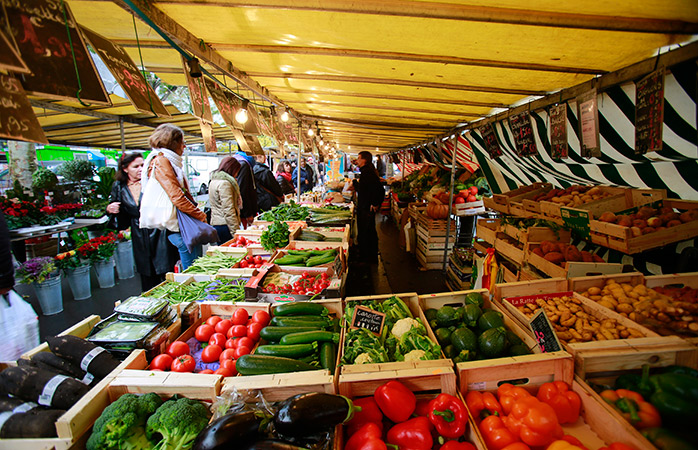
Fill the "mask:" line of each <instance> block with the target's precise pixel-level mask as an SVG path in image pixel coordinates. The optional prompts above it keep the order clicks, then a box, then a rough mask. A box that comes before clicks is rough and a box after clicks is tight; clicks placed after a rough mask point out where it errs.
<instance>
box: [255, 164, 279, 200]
mask: <svg viewBox="0 0 698 450" xmlns="http://www.w3.org/2000/svg"><path fill="white" fill-rule="evenodd" d="M254 158H255V165H254V181H255V184H256V185H257V205H258V206H259V210H260V211H269V210H270V209H272V208H273V207H274V206H276V205H278V204H279V203H281V201H283V199H284V193H283V191H282V190H281V186H279V182H278V181H276V178H274V174H273V173H272V172H271V170H270V169H269V166H267V165H266V164H265V162H266V157H265V156H264V155H255V157H254Z"/></svg>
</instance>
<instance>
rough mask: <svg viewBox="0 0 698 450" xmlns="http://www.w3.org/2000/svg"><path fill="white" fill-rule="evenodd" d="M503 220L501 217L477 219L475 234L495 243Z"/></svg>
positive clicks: (491, 243) (490, 242) (492, 243)
mask: <svg viewBox="0 0 698 450" xmlns="http://www.w3.org/2000/svg"><path fill="white" fill-rule="evenodd" d="M500 223H501V221H500V220H499V219H477V224H476V225H475V236H477V237H478V238H480V239H482V240H483V241H485V242H487V243H488V244H490V245H494V241H495V240H497V231H498V230H499V227H500Z"/></svg>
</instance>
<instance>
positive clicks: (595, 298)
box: [589, 295, 603, 302]
mask: <svg viewBox="0 0 698 450" xmlns="http://www.w3.org/2000/svg"><path fill="white" fill-rule="evenodd" d="M589 298H590V299H592V300H594V301H595V302H598V301H599V300H601V299H602V298H603V297H602V296H600V295H590V296H589Z"/></svg>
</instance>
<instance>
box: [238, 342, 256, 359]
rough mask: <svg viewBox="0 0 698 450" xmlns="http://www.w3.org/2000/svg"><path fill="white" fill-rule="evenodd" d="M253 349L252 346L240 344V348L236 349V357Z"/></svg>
mask: <svg viewBox="0 0 698 450" xmlns="http://www.w3.org/2000/svg"><path fill="white" fill-rule="evenodd" d="M251 351H252V350H251V349H250V347H245V346H244V345H240V346H238V348H236V349H235V359H238V358H240V357H241V356H242V355H248V354H249V353H250V352H251Z"/></svg>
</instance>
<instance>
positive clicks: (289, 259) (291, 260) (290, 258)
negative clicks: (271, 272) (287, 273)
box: [274, 255, 305, 266]
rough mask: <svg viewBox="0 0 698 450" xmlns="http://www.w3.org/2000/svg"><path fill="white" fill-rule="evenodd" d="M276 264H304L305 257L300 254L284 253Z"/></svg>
mask: <svg viewBox="0 0 698 450" xmlns="http://www.w3.org/2000/svg"><path fill="white" fill-rule="evenodd" d="M274 263H275V264H279V265H285V266H292V265H295V264H304V263H305V257H304V256H300V255H284V256H282V257H281V258H278V259H276V260H275V261H274Z"/></svg>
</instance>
